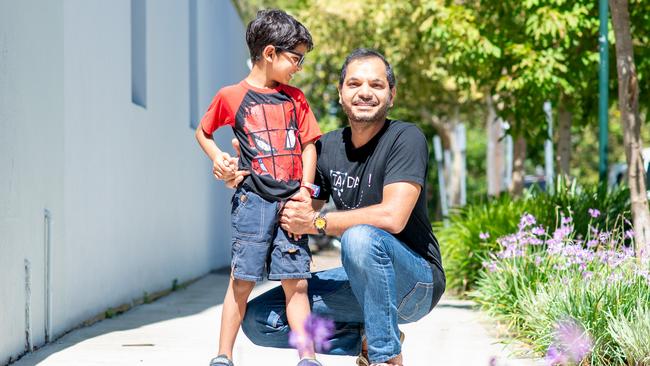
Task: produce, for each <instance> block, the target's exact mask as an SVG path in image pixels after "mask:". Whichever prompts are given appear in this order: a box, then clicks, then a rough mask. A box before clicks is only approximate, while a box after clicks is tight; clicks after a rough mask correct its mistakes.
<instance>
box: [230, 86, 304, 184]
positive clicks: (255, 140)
mask: <svg viewBox="0 0 650 366" xmlns="http://www.w3.org/2000/svg"><path fill="white" fill-rule="evenodd" d="M287 99H288V98H287ZM244 103H245V108H243V114H242V115H240V116H239V117H241V118H237V128H238V129H240V130H241V131H243V132H244V134H245V135H246V140H247V142H248V148H249V150H250V151H252V152H253V157H252V159H251V162H250V164H251V170H252V171H253V173H254V174H257V175H259V176H270V177H272V178H273V179H275V180H276V181H281V182H285V183H288V182H295V181H300V180H301V179H302V155H301V151H302V148H301V145H300V141H299V137H298V136H297V134H298V124H297V121H296V113H295V106H294V104H293V102H292V101H291V100H280V99H277V98H249V96H247V97H246V98H245V99H244Z"/></svg>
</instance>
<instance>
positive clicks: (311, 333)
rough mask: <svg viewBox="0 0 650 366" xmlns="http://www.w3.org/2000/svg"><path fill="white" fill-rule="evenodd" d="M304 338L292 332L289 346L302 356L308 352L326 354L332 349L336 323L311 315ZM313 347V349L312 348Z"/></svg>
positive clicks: (306, 323) (306, 324)
mask: <svg viewBox="0 0 650 366" xmlns="http://www.w3.org/2000/svg"><path fill="white" fill-rule="evenodd" d="M304 328H305V335H304V337H303V336H301V335H299V334H298V333H296V332H294V331H291V332H290V333H289V344H290V345H291V346H292V347H294V348H296V349H297V350H298V352H299V353H300V354H301V355H302V354H304V353H306V352H308V351H312V349H313V350H315V351H316V352H325V351H327V350H329V349H330V347H331V345H330V339H331V338H332V335H333V334H334V321H332V320H331V319H328V318H323V317H319V316H318V315H314V314H310V315H309V317H307V320H305V325H304ZM312 347H313V348H312Z"/></svg>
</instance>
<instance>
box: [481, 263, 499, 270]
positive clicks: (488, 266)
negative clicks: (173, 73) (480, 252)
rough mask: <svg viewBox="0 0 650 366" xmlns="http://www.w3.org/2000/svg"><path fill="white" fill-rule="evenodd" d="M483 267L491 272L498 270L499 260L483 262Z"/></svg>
mask: <svg viewBox="0 0 650 366" xmlns="http://www.w3.org/2000/svg"><path fill="white" fill-rule="evenodd" d="M483 267H484V268H486V269H487V270H488V271H490V272H496V271H498V270H499V266H497V262H495V261H489V262H483Z"/></svg>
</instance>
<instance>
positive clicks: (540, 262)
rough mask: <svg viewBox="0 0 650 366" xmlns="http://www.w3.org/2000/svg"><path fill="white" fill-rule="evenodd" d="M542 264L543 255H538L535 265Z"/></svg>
mask: <svg viewBox="0 0 650 366" xmlns="http://www.w3.org/2000/svg"><path fill="white" fill-rule="evenodd" d="M540 264H542V257H540V256H536V257H535V266H537V267H539V265H540Z"/></svg>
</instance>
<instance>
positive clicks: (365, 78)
mask: <svg viewBox="0 0 650 366" xmlns="http://www.w3.org/2000/svg"><path fill="white" fill-rule="evenodd" d="M394 97H395V88H393V89H392V90H391V89H390V87H389V85H388V79H387V78H386V66H385V65H384V62H383V61H382V60H381V59H379V58H377V57H367V58H362V59H357V60H354V61H352V62H351V63H349V64H348V66H347V72H346V75H345V80H343V85H342V86H341V88H340V90H339V99H340V102H341V105H342V106H343V110H344V111H345V114H347V115H348V119H349V120H350V122H383V121H384V120H385V119H386V115H387V114H388V108H390V107H392V106H393V98H394Z"/></svg>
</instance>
